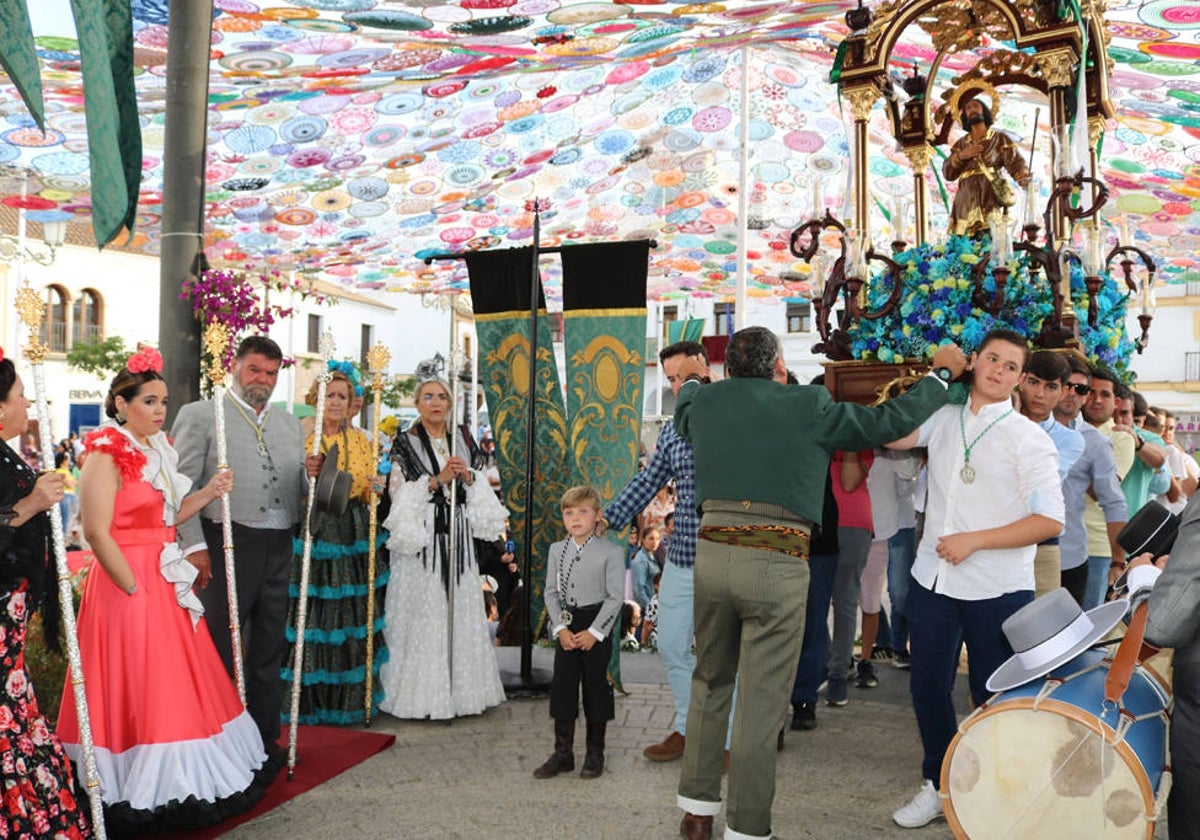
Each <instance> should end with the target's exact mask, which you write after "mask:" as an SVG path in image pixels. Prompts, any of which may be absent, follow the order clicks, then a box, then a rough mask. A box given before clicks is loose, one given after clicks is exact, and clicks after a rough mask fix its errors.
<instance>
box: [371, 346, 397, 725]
mask: <svg viewBox="0 0 1200 840" xmlns="http://www.w3.org/2000/svg"><path fill="white" fill-rule="evenodd" d="M391 361H392V354H391V353H390V352H388V349H387V348H386V347H384V345H383V342H381V341H378V342H376V343H375V346H374V347H372V348H371V349H370V351H368V353H367V367H368V369H369V370H370V371H371V393H372V396H373V397H374V400H373V405H372V412H371V457H372V458H373V459H374V461H375V463H376V464H378V463H379V458H380V451H379V449H380V445H379V412H380V408H381V406H382V401H383V384H384V383H383V378H384V376H385V375H386V374H387V368H388V365H389V364H391ZM378 474H379V473H378V468H377V469H376V473H375V475H373V476H371V482H372V483H371V503H370V504H371V509H370V515H369V517H368V520H367V673H366V686H365V693H366V701H365V702H366V710H365V715H366V717H365V722H366V725H367V727H368V728H370V726H371V712H372V711H373V709H374V705H375V704H374V703H373V702H371V695H372V694H374V692H375V539H376V534H377V533H378V531H379V511H378V505H379V494H378V493H376V492H375V484H374V482H375V481H376V480H377V476H378Z"/></svg>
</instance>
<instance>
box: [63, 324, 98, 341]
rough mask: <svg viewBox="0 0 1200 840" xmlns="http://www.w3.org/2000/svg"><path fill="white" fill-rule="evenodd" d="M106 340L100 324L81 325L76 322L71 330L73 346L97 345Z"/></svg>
mask: <svg viewBox="0 0 1200 840" xmlns="http://www.w3.org/2000/svg"><path fill="white" fill-rule="evenodd" d="M103 339H104V328H103V327H102V326H100V325H99V324H81V323H79V322H78V321H76V322H75V324H74V326H73V328H72V330H71V343H72V344H95V343H96V342H98V341H102V340H103Z"/></svg>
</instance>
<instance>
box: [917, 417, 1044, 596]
mask: <svg viewBox="0 0 1200 840" xmlns="http://www.w3.org/2000/svg"><path fill="white" fill-rule="evenodd" d="M1012 408H1013V406H1012V404H1011V403H1010V402H1009V401H1008V400H1004V401H1002V402H998V403H993V404H991V405H985V406H983V407H982V408H981V409H980V410H979V413H978V414H975V413H973V412H972V411H971V409H970V408H969V407H968V406H962V405H947V406H943V407H942V408H940V409H939V410H938V411H937V412H936V413H935V414H934V415H933V416H932V417H930V418H929V419H928V420H926V421H925V422H924V423H923V424H922V425H921V429H920V433H919V436H918V442H917V445H918V446H928V447H929V466H928V481H929V496H928V501H927V503H926V507H925V532H924V535H923V536H922V539H921V544H920V546H919V547H918V549H917V558H916V562H915V563H914V564H913V570H912V574H913V577H914V578H916V580H917V582H918V583H920V584H921V585H922V586H924V587H925V588H926V589H930V590H932V591H934V592H937V593H939V594H941V595H946V596H948V597H951V598H957V599H960V600H965V601H977V600H982V599H985V598H995V597H997V596H1000V595H1004V594H1006V593H1008V592H1018V591H1021V590H1032V589H1033V588H1034V580H1033V556H1034V554H1035V553H1036V550H1037V546H1035V545H1028V546H1023V547H1021V548H1006V549H987V550H982V551H976V552H975V553H974V554H972V555H971V556H970V557H968V558H967V559H966V560H964V561H963V562H962V563H959V564H958V565H957V566H955V565H953V564H951V563H948V562H946V561H945V560H942V559H941V558H940V557H938V555H937V543H938V540H939V539H940V538H941V537H943V536H946V535H949V534H958V533H963V532H967V531H982V530H987V529H990V528H999V527H1003V526H1005V525H1011V524H1012V523H1014V522H1017V521H1018V520H1021V519H1024V518H1025V517H1026V516H1030V515H1033V514H1038V515H1040V516H1045V517H1048V518H1050V519H1053V520H1055V521H1056V522H1058V523H1060V524H1061V523H1062V522H1064V521H1065V515H1064V512H1063V497H1062V486H1061V484H1060V482H1059V478H1058V452H1057V450H1056V449H1055V447H1054V443H1053V442H1052V441H1051V440H1050V438H1049V436H1048V435H1047V434H1046V433H1045V432H1044V431H1042V430H1041V429H1039V428H1038V426H1037V424H1035V423H1034V422H1033V421H1031V420H1029V419H1028V418H1026V417H1023V416H1021V415H1020V414H1018V413H1017V412H1016V411H1013V410H1012ZM993 423H994V424H995V425H991V424H993ZM989 425H991V428H990V429H988V427H989ZM985 429H988V430H987V431H986V432H984V430H985ZM981 433H983V434H982V436H981V437H980V434H981ZM964 434H965V439H966V441H967V442H972V441H974V443H973V445H972V447H971V467H972V468H973V469H974V471H975V480H974V481H973V482H971V483H970V484H967V483H966V482H964V481H963V480H962V477H961V475H960V472H961V470H962V468H963V465H964V463H965V457H964V454H965V450H966V446H965V445H964V442H963V440H964ZM977 437H978V440H976V438H977Z"/></svg>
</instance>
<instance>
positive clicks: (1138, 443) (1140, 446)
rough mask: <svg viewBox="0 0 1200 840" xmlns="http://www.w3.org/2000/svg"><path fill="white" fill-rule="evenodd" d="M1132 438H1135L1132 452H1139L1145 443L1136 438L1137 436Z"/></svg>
mask: <svg viewBox="0 0 1200 840" xmlns="http://www.w3.org/2000/svg"><path fill="white" fill-rule="evenodd" d="M1134 437H1135V438H1137V446H1135V447H1133V451H1134V452H1141V451H1142V447H1143V446H1145V445H1146V441H1145V440H1144V439H1142V438H1140V437H1138V436H1137V435H1134Z"/></svg>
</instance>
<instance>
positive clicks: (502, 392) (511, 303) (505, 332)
mask: <svg viewBox="0 0 1200 840" xmlns="http://www.w3.org/2000/svg"><path fill="white" fill-rule="evenodd" d="M466 263H467V271H468V273H469V275H470V280H471V300H472V302H473V307H474V310H475V330H476V334H477V336H478V340H479V378H480V383H481V385H482V387H483V391H484V395H485V396H486V398H487V405H488V414H489V419H490V420H491V424H492V435H493V437H494V438H495V440H496V462H497V466H498V467H499V470H500V484H501V501H502V502H503V503H504V506H505V507H507V508H508V511H509V514H510V516H511V520H510V523H511V530H512V538H513V542H514V543H515V544H516V547H517V552H518V556H517V562H519V563H522V564H523V562H524V558H523V557H521V556H520V552H522V551H524V546H525V511H526V504H527V500H526V498H525V455H526V452H527V448H526V443H527V437H528V429H529V415H528V411H529V406H528V404H527V402H526V400H527V397H528V395H529V372H530V359H529V346H530V329H529V325H530V317H529V306H530V292H531V286H532V277H533V270H534V266H533V249H532V248H512V249H505V250H497V251H475V252H472V253H469V254H467V255H466ZM537 325H538V328H537V363H536V367H535V371H536V376H535V377H534V393H533V400H534V413H535V415H536V418H537V419H536V426H535V429H534V433H535V438H534V467H533V488H532V496H533V499H532V502H531V504H532V524H533V538H532V549H531V553H532V556H531V557H530V563H529V567H530V574H529V577H530V579H529V580H527V581H525V585H526V586H528V587H530V595H531V600H530V620H531V622H532V625H533V627H534V630H535V632H536V631H537V629H538V627H539V624H540V623H541V621H540V618H541V615H542V612H543V600H542V590H543V588H544V586H545V582H546V557H547V555H548V554H549V551H550V545H551V543H553V542H554V541H555V540H557V539H560V538H561V537H562V515H561V511H560V507H559V500H560V499H561V498H562V494H563V493H564V492H565V491H566V489H567V487H568V486H569V484H568V480H569V476H570V467H569V463H568V456H567V440H568V433H567V418H566V411H565V410H564V408H563V399H562V388H561V387H560V385H559V382H558V367H557V365H556V364H555V361H554V346H553V344H552V343H551V342H552V339H551V335H550V322H549V319H548V317H547V313H546V300H545V295H544V293H543V291H542V288H541V284H540V282H539V284H538V320H537Z"/></svg>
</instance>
